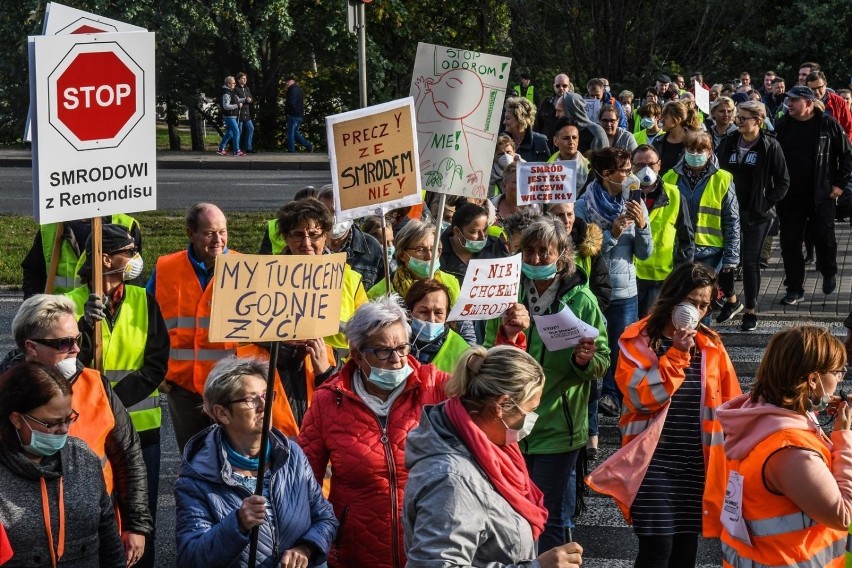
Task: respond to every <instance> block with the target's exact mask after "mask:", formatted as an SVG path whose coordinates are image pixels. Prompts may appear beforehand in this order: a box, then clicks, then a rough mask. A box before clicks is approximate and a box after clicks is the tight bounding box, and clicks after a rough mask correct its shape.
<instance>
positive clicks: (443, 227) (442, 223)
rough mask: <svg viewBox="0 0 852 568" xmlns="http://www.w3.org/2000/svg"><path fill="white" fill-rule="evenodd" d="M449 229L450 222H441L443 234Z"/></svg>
mask: <svg viewBox="0 0 852 568" xmlns="http://www.w3.org/2000/svg"><path fill="white" fill-rule="evenodd" d="M449 228H450V222H449V221H441V232H442V233H443V232H444V231H446V230H447V229H449Z"/></svg>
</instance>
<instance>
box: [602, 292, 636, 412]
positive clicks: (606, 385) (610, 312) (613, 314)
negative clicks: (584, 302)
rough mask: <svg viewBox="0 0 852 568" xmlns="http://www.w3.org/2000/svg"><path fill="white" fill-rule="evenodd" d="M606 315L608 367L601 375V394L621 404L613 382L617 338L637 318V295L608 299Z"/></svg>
mask: <svg viewBox="0 0 852 568" xmlns="http://www.w3.org/2000/svg"><path fill="white" fill-rule="evenodd" d="M604 316H606V335H607V341H609V369H607V372H606V374H605V375H604V377H603V386H602V387H601V396H608V397H610V398H612V400H614V401H616V402H617V403H618V404H619V405H620V404H621V399H622V394H621V391H620V390H618V384H616V382H615V366H616V365H617V364H618V351H619V350H618V340H619V338H620V337H621V334H622V333H624V329H625V328H626V327H627V326H628V325H630V324H632V323H634V322H636V320H638V319H639V302H638V298H637V296H633V297H632V298H623V299H621V300H610V302H609V306H607V308H606V312H605V313H604Z"/></svg>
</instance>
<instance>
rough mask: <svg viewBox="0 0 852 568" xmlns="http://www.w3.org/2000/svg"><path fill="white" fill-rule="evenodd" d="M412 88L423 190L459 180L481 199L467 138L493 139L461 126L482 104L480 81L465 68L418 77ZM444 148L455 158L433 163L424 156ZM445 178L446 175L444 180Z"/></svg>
mask: <svg viewBox="0 0 852 568" xmlns="http://www.w3.org/2000/svg"><path fill="white" fill-rule="evenodd" d="M415 86H416V87H417V96H416V97H415V102H414V105H415V108H416V112H417V132H418V134H419V135H420V136H419V138H420V141H421V143H420V160H421V161H420V167H421V169H422V170H424V172H425V174H424V175H425V182H424V184H425V186H426V188H427V189H428V188H429V187H448V188H452V187H453V186H454V184H455V183H456V182H457V181H460V182H461V183H462V184H467V185H468V186H471V187H472V188H473V192H472V193H473V195H474V196H475V197H485V195H486V187H485V183H484V174H483V172H482V170H476V169H475V167H474V165H473V160H472V159H471V148H470V145H469V143H468V136H469V135H474V136H479V137H482V138H485V139H487V140H490V139H492V138H493V137H492V136H491V135H490V134H488V133H487V132H484V131H482V130H479V129H476V128H473V127H472V126H471V125H469V124H466V123H465V120H466V119H469V118H470V117H471V116H472V115H473V113H474V112H475V111H476V110H477V109H478V108H479V105H480V103H481V102H482V97H483V94H484V92H485V87H484V86H483V84H482V79H480V78H479V75H477V74H476V73H474V72H473V71H470V70H469V69H452V70H450V71H447V72H446V73H444V74H442V75H441V76H439V77H437V78H434V77H418V78H417V80H416V81H415ZM445 149H449V150H452V151H453V153H454V154H455V158H452V157H446V158H444V159H443V160H441V162H440V163H435V162H434V161H433V160H430V159H428V157H424V156H426V155H427V154H431V152H433V151H441V150H445ZM446 176H449V179H448V180H447V181H445V177H446ZM467 193H470V192H467Z"/></svg>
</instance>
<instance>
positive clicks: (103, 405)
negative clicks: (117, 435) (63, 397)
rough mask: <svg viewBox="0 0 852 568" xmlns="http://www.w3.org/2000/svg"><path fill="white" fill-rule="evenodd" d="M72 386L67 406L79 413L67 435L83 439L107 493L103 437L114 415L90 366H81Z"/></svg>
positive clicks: (108, 479)
mask: <svg viewBox="0 0 852 568" xmlns="http://www.w3.org/2000/svg"><path fill="white" fill-rule="evenodd" d="M72 386H73V388H72V389H71V408H73V409H74V410H76V411H77V412H78V413H80V417H79V418H78V419H77V421H76V422H74V424H72V425H71V426H70V427H69V428H68V434H69V435H71V436H74V437H75V438H80V439H81V440H83V441H84V442H86V444H88V446H89V448H90V449H91V450H92V451H93V452H95V455H97V456H98V458H99V459H100V460H101V467H102V468H103V472H104V482H105V483H106V491H107V493H109V494H111V493H112V489H113V479H112V466H111V465H110V463H109V460H108V459H107V455H106V439H107V436H109V433H110V432H112V430H113V428H115V415H114V414H113V412H112V407H110V405H109V398H108V397H107V393H106V388H104V383H103V381H102V380H101V374H100V373H99V372H98V371H96V370H94V369H83V372H82V373H80V374H79V375H78V376H77V378H76V379H74V383H73V385H72Z"/></svg>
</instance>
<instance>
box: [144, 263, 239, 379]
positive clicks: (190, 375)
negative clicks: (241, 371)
mask: <svg viewBox="0 0 852 568" xmlns="http://www.w3.org/2000/svg"><path fill="white" fill-rule="evenodd" d="M231 253H232V254H233V251H231ZM188 254H189V253H188V252H187V251H185V250H184V251H180V252H176V253H172V254H169V255H166V256H163V257H160V259H159V260H157V273H156V274H157V275H156V298H157V303H158V304H159V305H160V311H161V312H162V314H163V319H164V320H165V322H166V329H168V330H169V342H170V344H171V345H170V348H169V368H168V370H167V371H166V379H168V380H169V381H171V382H173V383H175V384H176V385H178V386H180V387H182V388H184V389H186V390H188V391H190V392H194V393H198V394H202V393H203V392H204V382H205V381H206V380H207V375H208V374H209V373H210V370H211V369H212V368H213V365H215V364H216V362H217V361H219V360H220V359H224V358H225V357H230V356H231V355H233V354H234V352H235V350H236V348H237V345H238V344H237V343H233V342H228V343H211V342H210V341H209V340H208V339H207V332H208V328H209V327H210V308H211V305H212V302H213V285H212V282H209V283H208V285H207V288H206V289H202V288H201V283H200V282H199V281H198V276H197V275H196V274H195V270H193V268H192V264H191V263H190V261H189V258H188Z"/></svg>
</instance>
